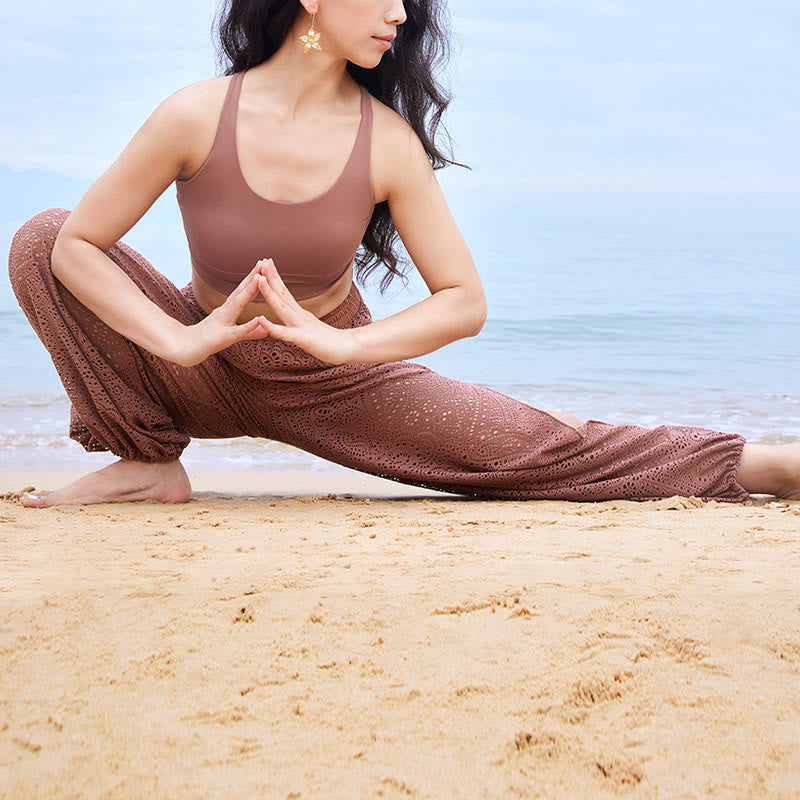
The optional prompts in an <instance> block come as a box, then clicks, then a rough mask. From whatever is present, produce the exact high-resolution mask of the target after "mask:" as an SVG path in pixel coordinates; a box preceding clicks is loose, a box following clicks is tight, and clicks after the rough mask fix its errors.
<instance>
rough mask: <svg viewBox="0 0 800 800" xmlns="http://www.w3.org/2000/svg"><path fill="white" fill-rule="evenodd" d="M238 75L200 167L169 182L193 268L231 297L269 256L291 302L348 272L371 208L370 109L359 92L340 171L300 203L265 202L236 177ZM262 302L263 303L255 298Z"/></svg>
mask: <svg viewBox="0 0 800 800" xmlns="http://www.w3.org/2000/svg"><path fill="white" fill-rule="evenodd" d="M243 77H244V72H237V73H236V74H235V75H233V76H232V78H231V80H230V82H229V85H228V91H227V94H226V95H225V102H224V103H223V105H222V113H221V115H220V119H219V126H218V128H217V135H216V138H215V139H214V144H213V146H212V148H211V152H210V153H209V155H208V158H207V159H206V161H205V163H204V164H203V166H202V167H200V169H199V170H198V171H197V172H196V173H195V174H194V175H192V177H191V178H188V179H186V180H180V179H179V180H176V181H175V185H176V190H177V194H178V205H179V206H180V209H181V214H182V215H183V227H184V229H185V231H186V238H187V239H188V242H189V253H190V255H191V259H192V266H193V267H194V269H195V270H196V271H197V274H198V275H199V276H200V277H201V278H202V279H203V280H204V281H205V282H206V283H207V284H209V286H211V287H212V288H214V289H216V290H217V291H219V292H222V293H224V294H230V293H231V292H232V291H233V290H234V289H235V288H236V286H237V285H238V284H239V283H240V282H241V281H242V279H243V278H244V277H245V276H246V275H247V274H248V273H249V272H250V271H251V270H252V269H253V267H254V266H255V265H256V262H257V261H259V260H260V259H262V258H272V259H273V260H274V261H275V266H276V267H277V269H278V272H279V273H280V275H281V277H282V278H283V281H284V282H285V283H286V286H287V288H288V289H289V291H290V292H291V293H292V294H293V295H294V297H295V298H296V299H297V300H303V299H305V298H308V297H314V296H316V295H318V294H321V293H322V292H324V291H325V290H326V289H328V288H330V287H331V286H333V284H334V283H336V281H337V280H338V279H339V278H340V277H341V276H342V275H344V273H345V272H347V270H348V269H349V268H350V266H351V265H352V263H353V259H354V257H355V253H356V250H357V249H358V246H359V245H360V244H361V239H362V237H363V236H364V231H365V230H366V228H367V225H368V224H369V221H370V218H371V217H372V212H373V210H374V206H375V199H374V197H373V194H372V178H371V174H370V147H371V134H372V105H371V102H370V95H369V93H368V92H367V90H366V89H364V88H363V87H362V89H361V124H360V125H359V128H358V134H357V136H356V141H355V145H354V146H353V151H352V153H351V154H350V158H349V160H348V161H347V164H346V165H345V168H344V171H343V172H342V174H341V175H340V176H339V178H338V179H337V180H336V183H334V184H333V186H332V187H331V188H330V189H328V190H327V191H326V192H324V193H323V194H321V195H319V196H317V197H315V198H313V199H312V200H307V201H305V202H301V203H282V202H275V201H272V200H267V199H266V198H264V197H261V195H258V194H256V193H255V192H254V191H253V190H252V189H251V188H250V186H249V185H248V184H247V182H246V181H245V179H244V176H243V175H242V171H241V168H240V166H239V156H238V153H237V150H236V116H237V111H238V106H239V93H240V91H241V88H242V79H243ZM257 299H262V298H257Z"/></svg>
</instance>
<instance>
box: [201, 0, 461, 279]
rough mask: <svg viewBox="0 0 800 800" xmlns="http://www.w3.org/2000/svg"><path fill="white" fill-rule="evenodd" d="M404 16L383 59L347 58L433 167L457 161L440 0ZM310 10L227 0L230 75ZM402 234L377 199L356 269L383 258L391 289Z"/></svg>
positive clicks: (274, 45) (259, 56) (409, 2)
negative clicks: (443, 72)
mask: <svg viewBox="0 0 800 800" xmlns="http://www.w3.org/2000/svg"><path fill="white" fill-rule="evenodd" d="M405 10H406V16H407V19H406V21H405V22H404V23H403V24H402V25H400V26H399V27H398V29H397V39H396V40H395V42H394V44H393V45H392V49H391V50H389V51H388V52H387V53H386V55H384V57H383V58H382V59H381V62H380V64H379V65H378V66H377V67H375V68H374V69H365V68H363V67H359V66H358V65H356V64H353V63H352V62H351V63H349V64H348V65H347V69H348V72H349V73H350V75H351V76H352V77H353V79H354V80H355V81H356V82H357V83H359V84H361V85H362V86H364V87H366V89H367V90H368V91H369V92H370V93H371V94H372V95H374V96H375V97H376V98H378V100H380V101H381V102H383V103H385V104H386V105H387V106H389V107H390V108H393V109H394V110H395V111H397V112H398V113H399V114H400V115H402V116H403V117H404V118H405V119H406V121H407V122H408V123H409V125H411V127H412V128H413V129H414V131H415V132H416V134H417V136H418V137H419V139H420V141H421V142H422V145H423V147H424V148H425V151H426V153H427V154H428V158H429V159H430V162H431V164H432V166H433V168H434V169H441V168H442V167H444V166H447V165H448V164H456V163H458V162H456V161H453V160H452V158H451V155H450V139H449V136H447V135H446V132H445V136H446V139H447V145H448V147H447V151H448V152H447V153H445V152H443V151H442V150H441V149H440V147H439V145H438V144H437V142H436V137H437V134H438V133H439V128H440V126H441V123H442V115H443V114H444V111H445V109H446V108H447V106H448V105H449V104H450V100H451V97H450V95H449V94H448V93H447V92H446V91H445V89H444V88H443V87H442V86H441V85H440V84H439V83H438V82H437V80H436V78H435V76H434V75H435V72H436V70H437V69H438V68H440V67H442V66H444V65H445V64H446V62H447V58H448V56H449V42H448V37H447V30H446V26H445V22H444V8H443V2H441V1H440V0H406V2H405ZM303 12H304V9H303V6H302V5H301V4H300V2H299V0H224V3H223V5H222V7H221V8H220V11H219V15H218V17H217V19H216V20H215V28H217V35H218V37H219V61H220V66H221V67H222V68H223V70H224V74H225V75H233V74H234V73H235V72H242V71H243V70H246V69H250V68H251V67H255V66H256V65H258V64H261V63H262V62H264V61H266V60H267V59H268V58H269V57H270V56H272V55H273V54H274V53H275V52H276V51H277V50H278V49H279V48H280V46H281V45H282V44H283V42H284V40H285V39H286V36H287V35H288V33H289V31H290V30H291V29H292V27H293V26H294V23H295V21H296V20H297V17H298V16H299V15H300V14H301V13H303ZM398 239H399V237H398V235H397V230H396V229H395V226H394V223H393V222H392V217H391V214H390V213H389V205H388V203H385V202H384V203H378V204H377V205H376V206H375V210H374V212H373V214H372V219H371V220H370V223H369V225H368V227H367V230H366V233H365V234H364V238H363V240H362V242H361V248H360V249H359V252H358V254H357V256H356V276H357V277H358V279H359V280H360V281H361V282H363V281H364V279H365V278H366V277H367V276H368V275H369V274H370V273H371V272H372V271H373V270H374V269H375V268H376V267H378V266H379V265H380V264H383V265H384V266H385V267H386V270H387V271H386V273H385V274H384V275H383V277H382V278H381V290H382V291H383V290H385V289H386V288H387V287H388V286H389V284H390V283H391V281H392V279H393V278H394V277H395V276H401V277H402V276H403V274H404V271H403V266H404V264H405V259H404V258H403V257H402V256H401V255H400V253H399V252H398V248H399V241H398Z"/></svg>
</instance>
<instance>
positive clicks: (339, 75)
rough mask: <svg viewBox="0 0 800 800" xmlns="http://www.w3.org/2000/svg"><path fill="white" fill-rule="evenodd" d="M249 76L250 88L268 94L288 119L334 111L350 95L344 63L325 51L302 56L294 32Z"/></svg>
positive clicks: (351, 84)
mask: <svg viewBox="0 0 800 800" xmlns="http://www.w3.org/2000/svg"><path fill="white" fill-rule="evenodd" d="M249 72H250V73H251V77H250V78H249V80H250V81H251V86H253V87H254V88H256V89H259V90H261V91H263V92H264V93H267V94H268V95H269V96H270V97H271V98H272V100H273V102H275V103H276V104H278V105H279V106H280V107H281V108H283V109H285V110H286V113H287V114H289V115H291V116H297V115H298V114H304V113H305V112H306V111H307V110H309V109H319V108H326V107H327V108H331V107H335V106H336V105H338V104H339V103H340V102H342V101H343V100H346V99H347V98H350V97H351V96H352V93H353V84H354V81H353V79H352V78H351V77H350V75H349V73H348V72H347V61H346V60H345V59H343V58H336V57H334V56H332V55H330V54H328V53H326V52H325V51H317V50H313V51H311V52H309V53H304V52H303V46H302V44H301V43H300V42H299V40H298V37H297V36H295V35H294V32H292V33H290V34H289V35H288V36H287V37H286V41H284V43H283V44H282V45H281V47H280V49H279V50H278V51H277V52H276V53H275V54H274V55H273V56H272V57H271V58H269V59H268V60H267V61H265V62H264V63H262V64H259V65H258V66H256V67H253V68H252V69H251V70H250V71H249Z"/></svg>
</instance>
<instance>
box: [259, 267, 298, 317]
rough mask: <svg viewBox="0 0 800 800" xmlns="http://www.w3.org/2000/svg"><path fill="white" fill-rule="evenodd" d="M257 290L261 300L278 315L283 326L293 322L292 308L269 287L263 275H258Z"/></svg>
mask: <svg viewBox="0 0 800 800" xmlns="http://www.w3.org/2000/svg"><path fill="white" fill-rule="evenodd" d="M257 280H258V289H259V291H260V292H261V295H262V296H263V298H264V299H265V300H266V301H267V303H268V304H269V306H270V308H271V309H272V310H273V311H274V312H275V313H276V314H277V315H278V319H280V321H281V322H282V323H284V325H289V324H291V323H292V322H293V321H294V316H293V314H292V310H293V309H292V308H291V307H290V306H289V304H288V303H286V301H285V300H284V299H283V298H282V297H281V296H280V295H279V294H278V293H277V292H276V291H275V289H274V288H273V287H272V286H271V285H270V283H269V281H268V280H267V278H265V277H264V276H263V275H259V276H258V278H257Z"/></svg>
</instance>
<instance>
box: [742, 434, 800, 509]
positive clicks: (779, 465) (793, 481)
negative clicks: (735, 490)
mask: <svg viewBox="0 0 800 800" xmlns="http://www.w3.org/2000/svg"><path fill="white" fill-rule="evenodd" d="M736 480H737V482H738V483H739V485H740V486H743V487H744V488H745V489H747V491H748V492H750V493H751V494H774V495H775V496H776V497H781V498H783V499H784V500H800V444H779V445H766V444H746V445H745V446H744V450H743V451H742V461H741V463H740V465H739V472H738V473H737V475H736Z"/></svg>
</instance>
